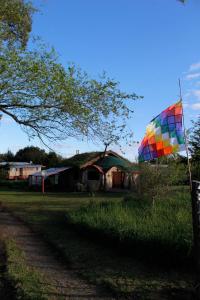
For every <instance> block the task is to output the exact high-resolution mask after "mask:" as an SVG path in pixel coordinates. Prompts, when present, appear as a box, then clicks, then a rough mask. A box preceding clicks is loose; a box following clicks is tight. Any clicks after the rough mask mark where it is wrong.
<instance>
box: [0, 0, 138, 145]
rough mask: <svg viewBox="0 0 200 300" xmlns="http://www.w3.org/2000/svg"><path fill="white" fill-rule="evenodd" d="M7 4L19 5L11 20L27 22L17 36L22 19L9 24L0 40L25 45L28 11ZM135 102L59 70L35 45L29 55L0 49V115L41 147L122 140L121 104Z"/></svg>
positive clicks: (102, 82)
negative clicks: (75, 140) (62, 141)
mask: <svg viewBox="0 0 200 300" xmlns="http://www.w3.org/2000/svg"><path fill="white" fill-rule="evenodd" d="M5 2H6V3H7V4H8V3H10V1H9V0H6V1H5ZM13 3H15V4H16V3H17V4H19V5H18V6H16V8H17V10H18V12H17V13H16V15H17V16H19V14H20V13H22V19H23V17H26V18H28V20H29V21H28V22H27V24H29V25H27V26H26V27H25V29H24V31H23V30H22V28H24V25H23V22H22V19H21V18H20V19H18V18H16V19H15V18H14V20H15V21H16V22H15V23H13V24H14V25H12V26H5V30H3V32H5V33H6V32H8V33H7V34H5V39H6V38H7V39H8V42H10V41H11V42H12V40H13V39H12V37H13V36H14V37H16V39H17V40H19V41H21V42H22V44H25V43H26V42H27V38H28V34H29V32H30V28H31V12H32V10H31V9H32V7H31V6H30V7H29V6H27V4H25V3H24V1H23V0H15V1H14V2H13ZM21 8H23V9H22V10H21ZM7 9H8V6H6V10H7ZM9 16H10V14H9V13H7V14H6V15H5V20H4V23H5V24H9ZM13 16H15V14H14V13H11V17H13ZM4 23H3V24H4ZM13 27H14V28H15V30H14V33H15V32H16V34H13V30H12V28H13ZM17 33H18V34H17ZM3 38H4V37H3ZM138 98H139V97H138V96H136V94H134V93H133V94H127V93H124V92H122V91H120V89H119V84H118V82H116V81H114V80H112V79H110V78H107V77H106V76H105V75H103V76H102V77H100V78H99V79H91V78H89V76H88V75H87V74H86V73H85V72H83V71H81V70H80V69H79V68H76V67H75V66H69V67H68V68H67V69H65V68H64V67H63V66H62V65H61V64H60V63H59V61H58V58H57V56H56V53H55V51H54V50H53V49H52V50H47V49H46V48H45V46H44V45H40V46H39V45H38V44H37V45H36V49H35V50H31V51H30V50H27V49H24V48H22V47H15V45H14V47H13V46H12V47H8V46H7V44H6V45H5V43H1V44H0V111H1V112H2V113H3V114H7V115H9V116H10V117H11V118H12V119H13V120H14V121H16V122H17V123H18V124H19V125H20V126H21V127H22V129H23V130H24V131H25V132H26V133H27V134H28V136H29V137H30V138H33V137H37V138H39V139H40V140H42V141H43V143H44V144H46V143H48V141H52V140H59V139H66V138H69V137H76V138H83V136H86V137H87V138H88V139H100V140H101V141H102V140H103V141H106V140H107V139H108V133H109V140H110V141H112V142H113V141H114V142H116V141H118V140H119V138H120V137H127V136H128V133H129V132H127V131H126V130H125V128H126V123H127V118H130V117H131V116H132V113H133V111H132V110H131V109H129V106H128V105H127V101H128V100H129V99H130V100H132V99H133V100H136V99H138Z"/></svg>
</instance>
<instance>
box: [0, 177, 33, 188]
mask: <svg viewBox="0 0 200 300" xmlns="http://www.w3.org/2000/svg"><path fill="white" fill-rule="evenodd" d="M0 187H6V188H9V189H14V190H26V189H28V181H27V180H19V181H18V180H3V179H1V180H0Z"/></svg>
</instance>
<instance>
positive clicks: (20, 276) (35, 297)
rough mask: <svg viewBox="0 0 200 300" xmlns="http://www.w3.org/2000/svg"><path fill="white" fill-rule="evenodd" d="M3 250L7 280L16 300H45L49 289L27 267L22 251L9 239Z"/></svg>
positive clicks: (41, 279)
mask: <svg viewBox="0 0 200 300" xmlns="http://www.w3.org/2000/svg"><path fill="white" fill-rule="evenodd" d="M5 250H6V256H7V280H8V281H9V282H10V284H11V287H12V288H13V291H14V294H15V297H16V299H24V300H47V299H48V294H49V287H48V288H47V287H45V285H43V284H42V282H44V278H43V276H42V275H41V274H40V273H39V272H38V271H37V270H36V269H35V268H33V267H30V266H29V265H27V262H26V258H25V255H24V253H23V251H22V250H21V249H20V248H19V247H18V246H17V245H16V243H15V242H14V241H13V240H9V239H8V240H5ZM52 292H53V291H52Z"/></svg>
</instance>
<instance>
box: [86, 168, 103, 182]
mask: <svg viewBox="0 0 200 300" xmlns="http://www.w3.org/2000/svg"><path fill="white" fill-rule="evenodd" d="M99 178H100V174H99V173H98V172H97V171H95V170H90V171H88V176H87V179H88V180H99Z"/></svg>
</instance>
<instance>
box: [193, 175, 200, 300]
mask: <svg viewBox="0 0 200 300" xmlns="http://www.w3.org/2000/svg"><path fill="white" fill-rule="evenodd" d="M191 195H192V197H191V198H192V225H193V250H194V262H195V268H196V272H197V278H196V297H197V299H198V300H200V181H196V180H193V181H192V194H191Z"/></svg>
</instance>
